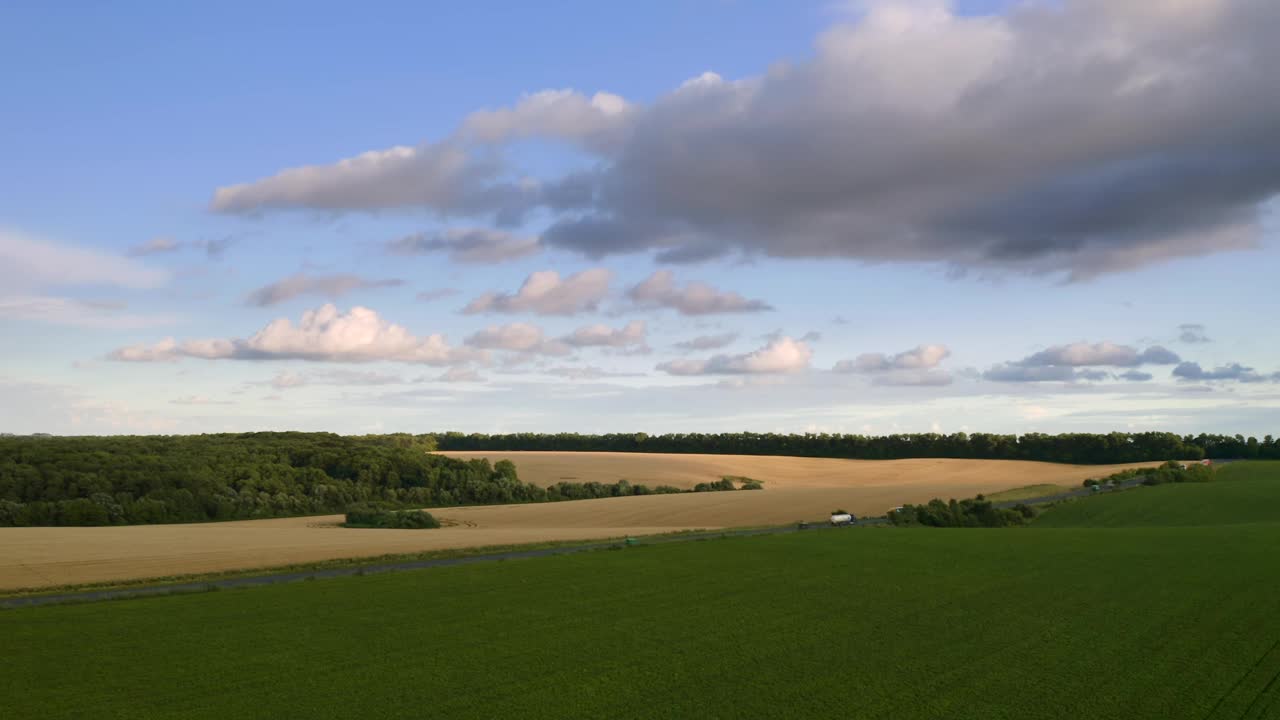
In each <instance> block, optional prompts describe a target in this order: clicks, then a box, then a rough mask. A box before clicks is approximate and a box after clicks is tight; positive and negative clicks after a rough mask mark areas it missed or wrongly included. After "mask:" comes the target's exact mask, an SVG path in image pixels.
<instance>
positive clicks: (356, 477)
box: [0, 432, 758, 526]
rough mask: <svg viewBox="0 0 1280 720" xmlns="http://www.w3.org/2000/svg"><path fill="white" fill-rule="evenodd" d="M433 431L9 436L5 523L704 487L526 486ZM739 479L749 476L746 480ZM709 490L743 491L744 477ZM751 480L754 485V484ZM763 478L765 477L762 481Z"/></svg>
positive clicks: (176, 519)
mask: <svg viewBox="0 0 1280 720" xmlns="http://www.w3.org/2000/svg"><path fill="white" fill-rule="evenodd" d="M434 449H435V439H434V438H433V437H432V436H429V435H407V434H396V435H367V436H355V437H352V436H341V435H335V434H331V433H297V432H285V433H239V434H217V435H190V436H116V437H51V436H3V437H0V526H31V525H137V524H152V523H182V522H204V521H210V520H248V519H257V518H271V517H288V516H294V515H318V514H326V513H340V512H344V511H346V510H347V509H349V508H351V507H353V506H360V507H380V508H384V509H386V508H392V509H395V508H421V507H448V506H454V505H491V504H509V503H527V502H554V501H559V500H581V499H589V498H604V497H622V496H629V495H651V494H661V493H678V492H692V490H691V491H684V490H681V489H679V488H675V487H670V486H659V487H657V488H650V487H648V486H645V485H637V484H632V483H629V482H627V481H626V480H620V481H619V482H617V483H598V482H586V483H576V482H575V483H570V482H560V483H556V484H554V485H551V486H549V487H540V486H538V485H535V484H533V483H525V482H521V480H520V477H519V475H518V474H517V472H516V466H515V464H513V463H512V462H510V461H508V460H500V461H498V462H496V463H493V464H490V463H489V461H488V460H484V459H475V460H458V459H455V458H449V457H445V456H443V455H434V454H431V452H430V451H431V450H434ZM739 480H746V479H745V478H739ZM705 485H706V487H700V488H698V490H699V491H703V490H734V489H737V488H736V487H735V486H734V482H733V479H728V478H726V479H724V480H721V481H716V482H712V483H706V484H705ZM752 485H753V484H752V483H749V482H744V489H746V488H747V487H748V486H752ZM755 485H758V484H755Z"/></svg>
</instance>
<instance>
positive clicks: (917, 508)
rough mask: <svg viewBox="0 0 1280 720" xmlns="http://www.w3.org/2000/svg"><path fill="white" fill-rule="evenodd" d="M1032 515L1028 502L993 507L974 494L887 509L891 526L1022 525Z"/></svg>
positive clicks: (989, 502) (1033, 514)
mask: <svg viewBox="0 0 1280 720" xmlns="http://www.w3.org/2000/svg"><path fill="white" fill-rule="evenodd" d="M1035 516H1036V511H1035V509H1033V508H1032V507H1031V506H1030V505H1025V504H1022V503H1019V504H1018V505H1015V506H1013V507H1012V508H997V507H995V505H993V504H992V502H991V501H990V500H987V499H985V498H983V497H982V496H978V497H976V498H968V499H965V500H958V501H957V500H955V499H952V500H951V501H950V502H943V501H942V500H940V499H938V498H934V499H933V500H930V501H929V502H928V504H926V505H903V506H902V509H900V510H890V511H889V516H888V517H889V522H891V523H893V524H894V525H926V526H929V527H1010V526H1014V525H1026V524H1027V522H1028V521H1029V520H1031V519H1032V518H1034V517H1035Z"/></svg>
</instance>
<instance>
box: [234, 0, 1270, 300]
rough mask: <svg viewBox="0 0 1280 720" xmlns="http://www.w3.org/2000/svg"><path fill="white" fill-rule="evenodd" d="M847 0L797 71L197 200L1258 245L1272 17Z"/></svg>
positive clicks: (822, 237) (688, 234)
mask: <svg viewBox="0 0 1280 720" xmlns="http://www.w3.org/2000/svg"><path fill="white" fill-rule="evenodd" d="M858 5H859V7H860V9H861V12H859V13H857V14H856V17H854V18H851V19H849V20H847V21H845V20H842V21H840V22H838V23H837V24H835V25H833V26H831V27H829V28H828V29H826V30H825V31H824V32H822V33H821V34H820V35H819V36H818V37H817V39H816V42H815V48H814V52H813V53H812V57H811V58H810V59H807V60H804V61H801V62H795V63H777V64H774V65H772V66H770V68H769V70H768V71H767V72H766V73H764V74H761V75H756V76H748V77H743V78H739V79H726V78H722V77H721V76H719V75H717V74H715V73H710V72H707V73H703V74H701V75H699V76H697V77H695V78H693V79H691V80H689V81H686V82H684V83H682V84H680V85H679V86H678V87H675V88H674V89H672V90H671V91H669V92H667V93H665V94H662V95H660V96H658V97H657V98H656V99H655V100H654V101H653V102H651V103H648V104H645V105H640V104H635V103H628V102H626V101H624V100H623V99H622V98H619V97H617V96H614V95H611V94H608V93H597V94H595V95H593V96H590V97H588V96H587V95H585V94H582V93H578V92H575V91H571V90H543V91H540V92H535V93H532V94H529V95H526V96H525V97H523V98H521V99H519V100H518V101H517V102H516V103H515V104H514V105H513V106H511V107H509V108H502V109H497V110H482V111H479V112H476V113H473V114H471V115H470V116H469V117H467V118H466V119H464V120H463V121H462V123H461V124H460V126H459V128H458V130H457V131H456V132H455V133H453V134H452V135H450V136H447V137H445V138H444V139H442V140H439V141H438V142H426V143H422V144H419V145H416V146H397V147H391V148H388V149H383V150H373V151H370V152H366V153H363V154H361V155H358V156H356V157H352V158H348V159H345V160H341V161H339V162H336V163H332V164H327V165H312V166H305V167H296V168H291V169H286V170H283V171H281V172H279V173H277V174H276V175H274V176H271V177H268V178H264V179H261V180H258V181H254V182H249V183H243V184H240V185H233V186H228V187H222V188H218V189H217V190H216V191H215V193H214V197H213V199H212V201H211V206H212V208H213V209H214V210H216V211H220V212H236V213H252V212H260V211H266V210H273V209H290V208H292V209H298V208H302V209H313V210H323V211H335V210H338V211H340V210H359V211H370V210H380V209H386V208H425V209H428V210H432V211H435V213H436V214H438V215H441V216H450V217H452V216H467V217H476V216H480V215H493V216H494V218H495V220H496V221H498V222H499V223H501V222H512V221H513V220H515V219H518V218H519V217H521V216H522V215H523V213H526V212H528V211H529V210H531V209H533V208H543V209H546V210H547V211H548V214H549V216H550V218H551V224H550V226H549V227H548V228H547V230H546V232H545V233H544V235H543V241H544V242H545V243H547V244H550V245H554V246H558V247H562V248H568V249H571V250H574V251H577V252H580V253H582V254H584V255H586V256H588V257H592V258H600V257H604V256H607V255H610V254H615V253H626V252H640V251H649V252H656V253H658V256H659V257H660V258H661V259H662V261H664V262H682V261H691V260H697V259H704V258H708V257H716V256H718V255H723V254H724V253H726V252H742V253H746V254H752V255H756V254H763V255H771V256H778V257H811V258H826V257H843V258H851V259H856V260H861V261H867V262H913V263H914V262H925V263H941V264H945V265H949V266H952V267H959V268H970V267H977V268H984V269H985V268H997V269H1001V270H1011V271H1019V272H1028V273H1052V274H1055V275H1064V276H1065V277H1067V278H1068V279H1073V280H1082V279H1087V278H1089V277H1093V276H1096V275H1099V274H1102V273H1109V272H1120V271H1124V270H1129V269H1132V268H1137V267H1143V266H1148V265H1151V264H1153V263H1158V262H1161V261H1165V260H1168V259H1170V258H1178V257H1192V256H1200V255H1206V254H1210V253H1216V252H1222V251H1227V250H1238V249H1243V248H1251V247H1255V246H1256V245H1257V243H1258V239H1259V237H1260V222H1259V208H1260V206H1261V204H1262V203H1264V202H1266V201H1267V200H1268V199H1269V198H1272V197H1274V196H1275V195H1276V193H1277V191H1280V148H1277V147H1276V145H1275V143H1274V142H1273V135H1274V128H1275V127H1276V126H1277V125H1280V99H1278V98H1277V97H1276V93H1274V92H1273V89H1274V88H1273V85H1274V78H1273V77H1272V72H1271V69H1272V68H1274V67H1276V66H1277V65H1278V64H1280V45H1277V44H1276V43H1274V42H1273V37H1272V35H1273V33H1272V32H1271V29H1272V28H1274V27H1275V25H1276V22H1277V21H1278V20H1280V5H1278V4H1277V3H1274V2H1265V1H1263V0H1183V1H1180V2H1172V1H1169V2H1152V1H1151V0H1113V1H1111V2H1102V1H1101V0H1061V1H1059V2H1038V3H1017V4H1015V6H1014V7H1013V8H1011V9H1009V10H1007V11H1006V12H1005V13H1004V14H1001V15H991V14H984V15H962V14H957V13H955V12H953V11H952V10H951V9H950V6H949V4H948V3H946V2H944V1H943V0H867V1H866V2H861V3H859V4H858ZM526 138H529V139H552V140H563V141H568V142H570V143H572V144H574V145H575V146H577V147H578V148H579V149H581V150H582V151H583V154H584V155H585V156H586V157H584V158H583V161H582V168H585V169H582V168H579V169H574V170H572V171H570V172H569V173H568V174H567V175H565V176H563V177H559V178H555V177H552V178H550V179H544V178H538V177H533V176H532V174H531V173H528V172H523V171H522V169H521V168H517V167H512V166H509V165H508V164H507V163H506V161H505V160H503V159H502V158H504V157H506V155H504V154H503V153H502V152H501V150H502V149H503V146H504V144H509V143H512V142H516V141H519V140H521V139H526ZM509 178H520V179H519V180H510V179H509Z"/></svg>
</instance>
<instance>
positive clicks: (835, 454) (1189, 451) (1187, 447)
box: [434, 432, 1280, 465]
mask: <svg viewBox="0 0 1280 720" xmlns="http://www.w3.org/2000/svg"><path fill="white" fill-rule="evenodd" d="M434 437H435V439H436V442H437V443H438V445H439V448H440V449H441V450H458V451H462V450H506V451H515V450H558V451H576V452H583V451H608V452H652V453H705V454H716V455H794V456H801V457H830V458H857V459H864V460H896V459H903V458H975V459H986V460H1040V461H1044V462H1062V463H1077V464H1082V465H1092V464H1113V463H1129V462H1147V461H1155V460H1168V459H1170V458H1178V459H1180V460H1200V459H1203V458H1245V459H1280V443H1277V442H1276V440H1275V438H1273V437H1272V436H1271V435H1267V436H1266V437H1265V438H1264V439H1262V440H1261V441H1259V440H1258V439H1257V438H1255V437H1249V438H1246V437H1244V436H1243V435H1206V434H1200V435H1194V436H1192V435H1182V436H1180V435H1175V434H1173V433H1166V432H1142V433H1120V432H1114V433H1106V434H1091V433H1065V434H1061V435H1046V434H1042V433H1027V434H1025V435H993V434H988V433H972V434H970V433H963V432H961V433H953V434H949V435H944V434H940V433H919V434H901V435H882V436H867V435H843V434H828V433H806V434H803V435H786V434H778V433H753V432H741V433H671V434H666V435H648V434H645V433H613V434H607V435H580V434H577V433H556V434H540V433H514V434H509V435H483V434H477V433H470V434H466V433H460V432H446V433H438V434H435V435H434Z"/></svg>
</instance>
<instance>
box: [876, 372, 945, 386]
mask: <svg viewBox="0 0 1280 720" xmlns="http://www.w3.org/2000/svg"><path fill="white" fill-rule="evenodd" d="M871 382H873V383H874V384H876V385H884V386H888V387H943V386H945V385H950V384H951V383H953V382H955V378H954V377H953V376H952V375H951V373H949V372H946V371H943V370H894V371H892V372H887V373H883V374H878V375H876V376H875V377H874V379H872V381H871Z"/></svg>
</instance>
